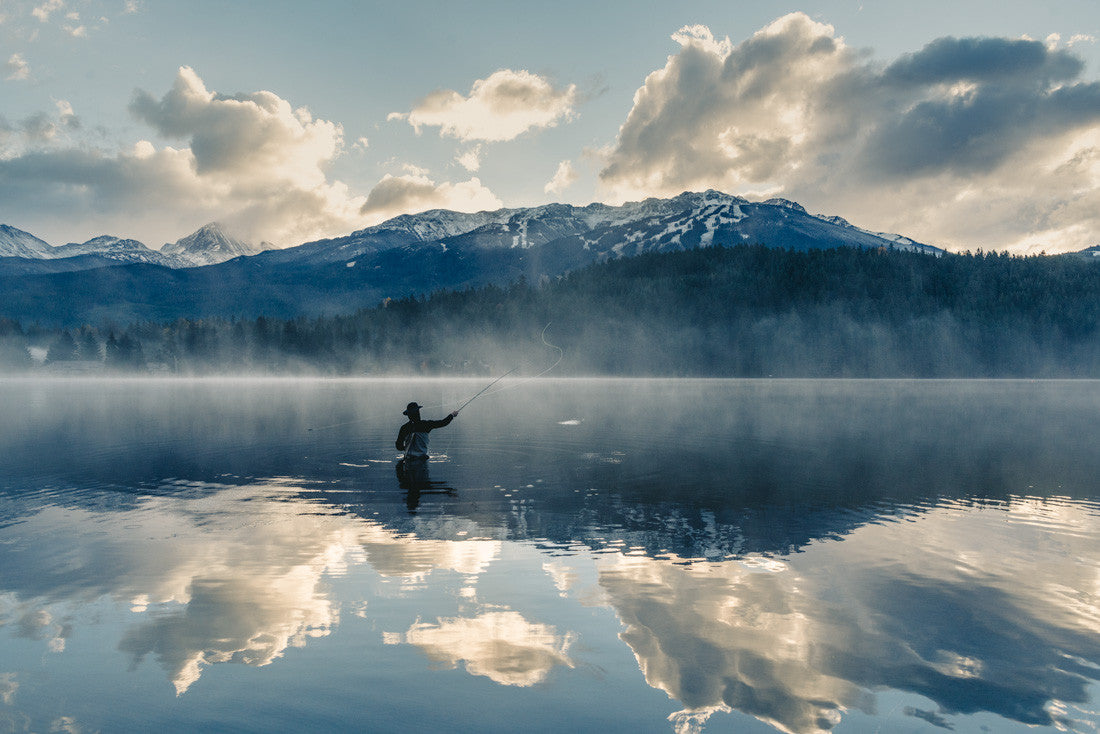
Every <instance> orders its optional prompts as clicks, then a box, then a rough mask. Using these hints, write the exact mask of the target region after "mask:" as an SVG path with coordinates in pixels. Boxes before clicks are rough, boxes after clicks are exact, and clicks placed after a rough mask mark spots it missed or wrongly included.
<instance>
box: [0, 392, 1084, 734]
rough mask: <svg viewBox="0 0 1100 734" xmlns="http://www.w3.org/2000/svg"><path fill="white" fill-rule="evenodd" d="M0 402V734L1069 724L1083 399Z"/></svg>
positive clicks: (569, 395) (156, 398) (1080, 592)
mask: <svg viewBox="0 0 1100 734" xmlns="http://www.w3.org/2000/svg"><path fill="white" fill-rule="evenodd" d="M489 379H490V378H486V379H484V380H419V381H396V380H391V381H386V380H374V381H371V380H359V381H357V380H346V381H345V380H254V381H246V380H194V381H187V380H163V381H157V380H129V381H128V380H118V381H110V380H74V381H66V380H31V379H14V378H12V379H6V380H0V406H2V409H3V421H2V425H0V492H2V493H3V500H2V504H0V731H17V732H22V731H33V732H48V731H65V732H96V731H99V732H104V733H106V732H151V731H158V732H163V731H174V732H193V731H198V730H202V731H209V732H215V731H232V732H271V731H331V732H347V731H379V732H382V731H423V732H442V731H446V732H450V731H470V732H512V731H545V732H551V731H553V732H561V731H600V732H619V731H622V732H700V731H705V732H775V731H783V732H795V733H797V734H803V733H806V732H821V731H834V732H880V731H881V732H935V731H942V730H944V729H952V730H954V731H959V732H1025V731H1026V732H1034V731H1036V730H1038V731H1055V730H1058V731H1066V730H1069V731H1086V732H1087V731H1097V730H1098V728H1100V713H1098V710H1100V382H1027V381H1019V382H1016V381H976V382H971V381H815V380H807V381H798V380H791V381H788V380H778V381H773V380H556V379H547V378H540V379H537V380H524V379H522V378H508V379H506V380H504V381H502V382H501V383H499V384H498V385H496V386H494V387H493V388H491V389H490V390H489V391H488V392H486V394H485V395H483V396H482V397H480V398H478V399H477V400H476V401H475V402H473V403H471V404H470V405H469V407H467V408H466V409H465V410H463V411H462V413H461V414H460V415H459V417H458V418H457V419H456V420H455V421H454V422H453V423H452V424H451V425H450V426H448V427H446V428H442V429H439V430H437V431H434V432H433V433H432V434H431V450H432V453H433V457H432V460H431V461H430V462H429V463H428V464H427V466H426V467H424V468H423V469H421V470H417V471H410V472H398V471H397V469H396V466H395V465H396V459H397V458H398V454H397V452H396V451H395V450H394V443H393V442H394V438H395V436H396V434H397V430H398V428H399V427H400V425H401V423H402V422H403V421H404V418H403V416H402V415H401V411H402V410H403V409H404V406H405V404H406V403H407V402H409V401H411V400H415V401H418V402H420V403H421V404H423V405H425V406H427V407H426V408H425V410H424V416H425V417H427V418H441V417H443V416H444V415H445V414H446V412H447V411H449V410H451V409H453V408H454V407H457V405H459V404H461V403H462V402H463V401H465V400H466V399H467V398H469V397H470V396H471V395H473V394H474V393H476V392H477V391H478V390H480V389H481V388H482V387H484V386H485V385H486V384H487V383H488V382H489Z"/></svg>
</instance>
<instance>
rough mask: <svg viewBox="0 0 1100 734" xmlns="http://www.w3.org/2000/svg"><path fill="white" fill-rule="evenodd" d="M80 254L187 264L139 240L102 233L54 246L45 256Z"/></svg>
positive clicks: (168, 263)
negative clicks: (79, 240)
mask: <svg viewBox="0 0 1100 734" xmlns="http://www.w3.org/2000/svg"><path fill="white" fill-rule="evenodd" d="M78 255H99V256H100V257H105V258H107V259H109V260H116V261H118V262H120V263H145V264H147V265H164V266H166V267H169V268H180V267H185V266H186V263H185V262H184V261H183V260H182V259H181V258H178V257H175V256H172V255H164V254H162V253H159V252H157V251H156V250H152V249H150V248H148V247H146V246H145V245H144V244H143V243H141V242H138V241H137V240H129V239H122V238H120V237H112V236H111V235H100V236H99V237H93V238H92V239H90V240H88V241H87V242H70V243H69V244H67V245H61V246H60V247H53V248H50V250H49V251H48V252H47V253H46V255H45V256H46V257H48V258H53V259H59V258H66V257H76V256H78Z"/></svg>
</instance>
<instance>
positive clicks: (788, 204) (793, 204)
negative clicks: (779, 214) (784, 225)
mask: <svg viewBox="0 0 1100 734" xmlns="http://www.w3.org/2000/svg"><path fill="white" fill-rule="evenodd" d="M761 203H763V204H764V205H765V206H778V207H783V208H784V209H793V210H795V211H796V212H802V213H803V214H807V213H808V212H807V211H806V207H804V206H802V205H801V204H799V203H798V202H797V201H791V200H790V199H783V198H781V197H778V196H777V197H775V198H773V199H768V200H767V201H765V202H761Z"/></svg>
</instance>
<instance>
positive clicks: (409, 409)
mask: <svg viewBox="0 0 1100 734" xmlns="http://www.w3.org/2000/svg"><path fill="white" fill-rule="evenodd" d="M421 407H423V406H420V405H417V404H416V403H409V404H408V405H407V406H405V411H404V412H403V413H402V415H408V414H409V413H419V412H420V408H421Z"/></svg>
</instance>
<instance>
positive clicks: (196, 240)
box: [0, 223, 264, 272]
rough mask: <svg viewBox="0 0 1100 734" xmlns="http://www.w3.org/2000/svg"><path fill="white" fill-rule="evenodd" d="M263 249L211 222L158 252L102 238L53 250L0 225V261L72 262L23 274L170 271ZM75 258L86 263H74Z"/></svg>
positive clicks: (28, 269)
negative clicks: (124, 268) (136, 266)
mask: <svg viewBox="0 0 1100 734" xmlns="http://www.w3.org/2000/svg"><path fill="white" fill-rule="evenodd" d="M263 249H264V248H263V247H262V246H261V247H257V246H254V245H251V244H248V243H246V242H242V241H241V240H238V239H236V238H234V237H233V236H232V235H230V234H228V233H227V232H226V231H225V229H224V228H223V227H222V226H221V225H220V224H217V223H210V224H207V225H205V226H203V227H201V228H199V229H198V230H197V231H195V232H193V233H192V234H190V235H188V236H187V237H184V238H182V239H180V240H177V241H176V242H171V243H168V244H165V245H164V246H163V247H161V248H160V250H154V249H152V248H150V247H148V246H146V245H145V244H144V243H142V242H139V241H137V240H133V239H123V238H121V237H112V236H111V235H100V236H99V237H93V238H92V239H90V240H88V241H87V242H70V243H69V244H67V245H59V246H56V247H55V246H53V245H50V244H49V243H48V242H45V241H44V240H41V239H39V238H38V237H35V236H34V235H32V234H30V233H29V232H24V231H22V230H20V229H16V228H15V227H11V226H8V225H6V224H0V258H10V257H15V258H22V259H26V260H42V261H45V260H50V261H71V262H65V263H55V264H49V265H47V264H45V263H39V264H38V268H37V269H35V268H34V267H33V266H28V265H24V266H23V267H24V271H25V272H51V271H58V272H60V271H68V270H84V269H91V268H98V267H106V266H112V265H118V264H119V263H145V264H148V265H161V266H163V267H167V268H193V267H201V266H203V265H214V264H216V263H220V262H224V261H226V260H229V259H232V258H234V257H240V256H242V255H255V254H257V253H259V252H260V251H261V250H263ZM74 258H83V259H76V260H75V261H74Z"/></svg>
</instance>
